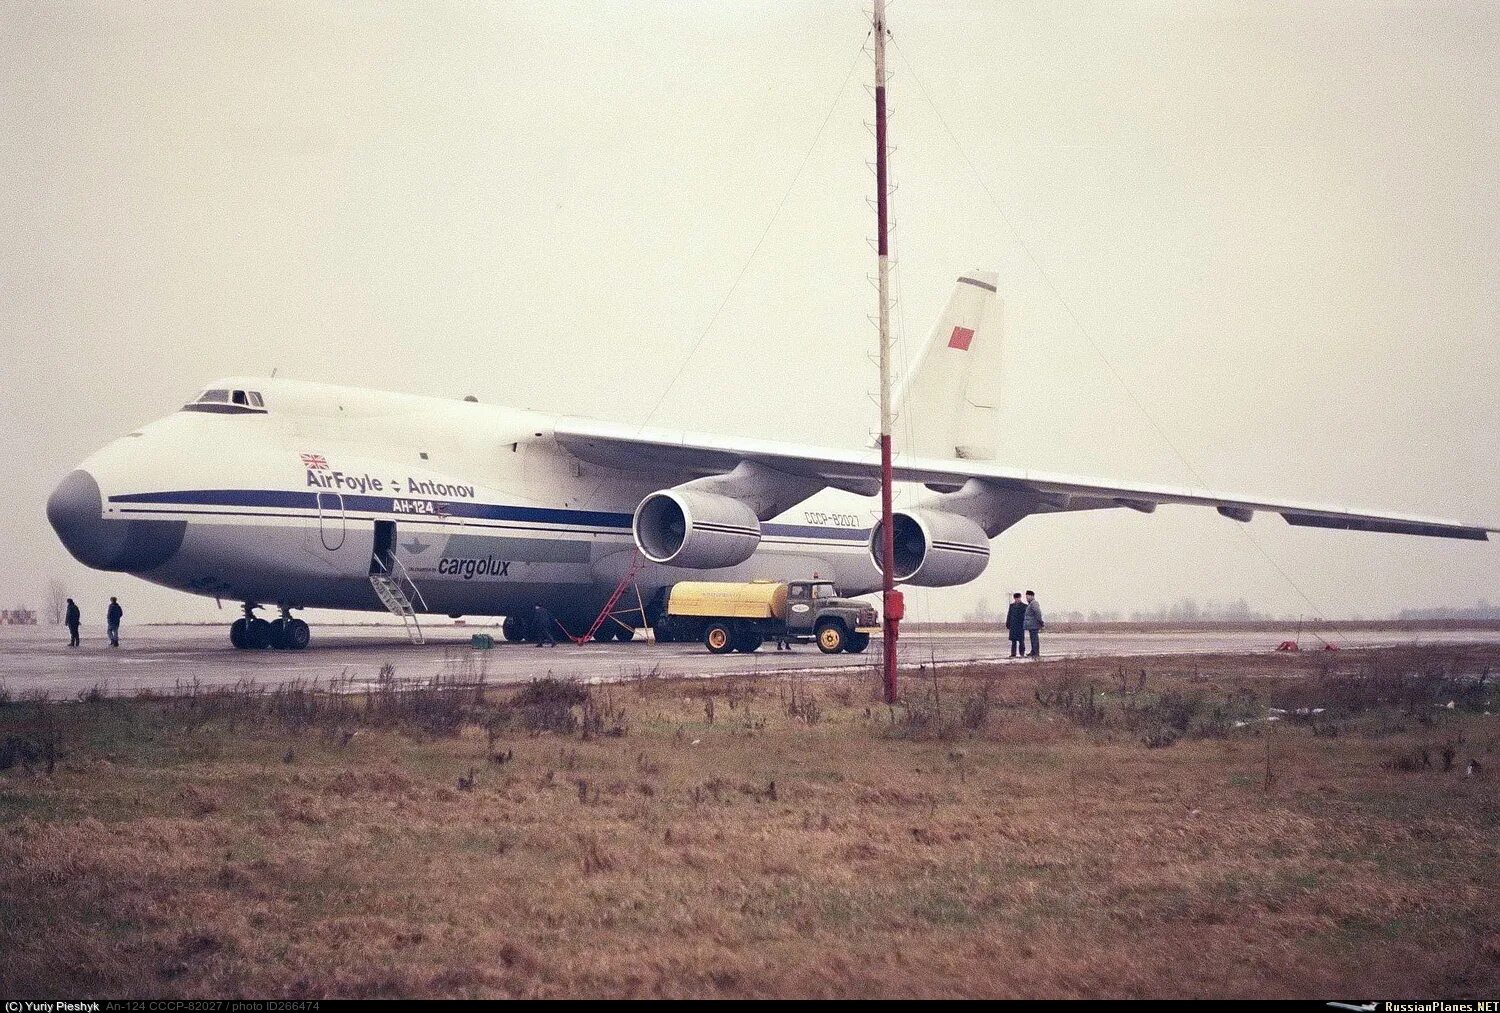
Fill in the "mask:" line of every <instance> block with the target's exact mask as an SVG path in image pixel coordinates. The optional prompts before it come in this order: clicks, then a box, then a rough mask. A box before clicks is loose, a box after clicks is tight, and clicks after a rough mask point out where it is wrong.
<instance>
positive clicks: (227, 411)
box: [182, 387, 266, 415]
mask: <svg viewBox="0 0 1500 1013" xmlns="http://www.w3.org/2000/svg"><path fill="white" fill-rule="evenodd" d="M182 410H183V411H185V412H210V413H212V414H216V415H264V414H266V403H265V401H264V400H263V399H262V398H261V396H260V392H259V391H254V390H233V391H232V390H226V389H223V388H220V387H210V388H209V389H208V390H205V391H204V392H203V393H202V394H199V395H198V397H197V398H196V399H195V400H193V401H190V402H188V403H187V404H185V405H183V406H182Z"/></svg>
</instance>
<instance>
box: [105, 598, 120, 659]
mask: <svg viewBox="0 0 1500 1013" xmlns="http://www.w3.org/2000/svg"><path fill="white" fill-rule="evenodd" d="M123 618H125V610H124V609H122V608H121V607H120V600H119V599H118V598H111V599H110V600H109V609H108V610H107V611H106V612H105V613H104V626H105V629H107V630H108V631H109V646H111V647H119V646H120V620H121V619H123Z"/></svg>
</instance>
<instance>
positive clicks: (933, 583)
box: [870, 508, 990, 587]
mask: <svg viewBox="0 0 1500 1013" xmlns="http://www.w3.org/2000/svg"><path fill="white" fill-rule="evenodd" d="M891 521H892V523H893V525H894V527H893V532H894V534H895V546H894V548H895V556H896V568H895V570H896V579H897V580H898V581H901V582H903V583H906V584H915V585H917V586H918V587H952V586H953V585H955V584H967V583H968V582H969V581H971V580H973V579H974V578H975V577H977V576H979V575H980V574H981V573H983V572H984V568H985V567H986V566H988V565H989V562H990V540H989V537H988V536H987V535H986V534H985V533H984V529H983V528H981V527H980V526H979V525H978V524H976V523H974V522H973V521H971V520H969V519H968V518H967V517H961V516H959V515H958V514H954V513H948V512H947V511H944V510H931V509H921V508H918V509H914V510H897V511H896V512H895V513H894V514H892V516H891ZM881 523H883V522H877V523H876V525H875V528H874V530H873V531H871V532H870V558H871V559H873V560H874V561H875V565H876V567H877V568H878V567H879V566H880V558H881V556H880V544H881V541H880V540H881Z"/></svg>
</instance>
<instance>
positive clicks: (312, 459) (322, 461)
mask: <svg viewBox="0 0 1500 1013" xmlns="http://www.w3.org/2000/svg"><path fill="white" fill-rule="evenodd" d="M302 466H303V467H305V468H327V467H328V458H326V457H324V456H323V455H322V454H303V455H302Z"/></svg>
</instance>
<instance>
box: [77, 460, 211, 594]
mask: <svg viewBox="0 0 1500 1013" xmlns="http://www.w3.org/2000/svg"><path fill="white" fill-rule="evenodd" d="M47 520H48V522H49V523H51V525H52V530H53V531H56V532H57V537H58V538H59V539H60V540H61V541H62V543H63V545H64V546H65V547H66V548H67V550H68V551H69V552H70V553H72V554H73V558H74V559H76V560H78V561H79V562H80V563H82V564H83V565H84V566H88V567H92V568H93V569H95V570H115V571H119V572H127V573H139V572H142V571H145V570H153V569H155V568H156V567H158V566H160V565H161V564H163V563H165V562H166V561H167V560H168V559H171V558H172V556H173V555H174V554H175V553H176V552H177V550H178V548H179V547H181V545H182V537H183V535H184V533H185V532H186V531H187V522H186V521H155V520H152V521H138V520H123V519H120V518H115V517H106V516H104V497H103V496H102V495H101V494H100V492H99V483H98V482H96V481H95V480H94V476H93V475H91V474H89V473H88V472H87V471H83V470H79V471H75V472H73V473H72V474H70V475H69V476H68V477H67V478H65V479H63V480H62V481H61V482H60V483H58V486H57V488H56V489H54V490H52V495H51V496H49V497H48V498H47Z"/></svg>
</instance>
